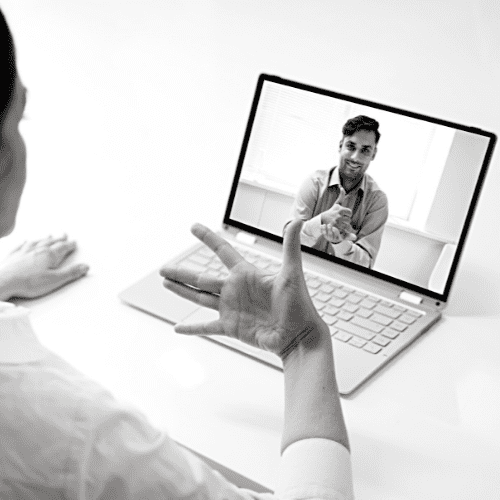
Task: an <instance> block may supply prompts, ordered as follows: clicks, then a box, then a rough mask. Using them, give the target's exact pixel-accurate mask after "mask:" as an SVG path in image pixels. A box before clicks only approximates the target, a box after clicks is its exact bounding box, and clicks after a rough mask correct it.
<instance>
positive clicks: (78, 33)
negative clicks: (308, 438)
mask: <svg viewBox="0 0 500 500" xmlns="http://www.w3.org/2000/svg"><path fill="white" fill-rule="evenodd" d="M194 4H195V3H194V2H193V3H191V2H156V1H153V0H148V1H140V2H139V1H137V2H135V1H127V2H121V1H120V2H115V1H109V2H101V3H98V2H94V3H90V2H89V3H85V2H83V3H82V2H78V1H76V0H75V1H73V0H71V1H69V0H67V1H65V2H59V1H56V0H50V1H47V2H43V7H42V4H41V3H39V2H36V1H35V0H33V1H27V2H22V3H20V2H17V1H15V0H7V1H3V2H2V8H3V10H4V12H5V14H6V15H7V17H8V19H9V21H10V24H11V27H12V30H13V32H14V36H15V39H16V45H17V50H18V57H19V65H20V68H21V76H22V78H23V80H24V82H25V84H26V85H27V86H28V88H29V97H28V101H29V104H28V109H27V115H28V117H29V119H28V120H27V121H26V122H25V123H24V124H23V133H24V135H25V138H26V141H27V144H28V158H29V163H28V184H27V187H26V191H25V194H24V197H23V201H22V208H21V211H20V214H19V221H18V227H17V229H16V230H15V232H14V233H13V234H12V235H11V236H9V237H7V238H5V239H4V240H3V241H2V242H0V250H1V251H2V252H3V253H6V252H7V251H8V250H9V249H10V248H11V247H14V246H15V245H16V244H18V243H19V242H20V241H21V240H22V239H24V238H34V237H41V236H44V235H46V234H49V233H52V234H57V233H58V232H62V231H67V232H68V233H69V235H70V237H73V238H75V239H76V240H77V241H78V243H79V246H80V251H79V253H78V255H76V256H75V260H76V261H82V262H86V263H88V264H89V265H90V267H91V269H90V272H89V275H88V277H86V278H85V279H83V280H81V281H80V282H78V283H76V284H74V285H71V286H69V287H67V288H65V289H63V290H60V291H58V292H56V293H54V294H52V295H50V296H48V297H45V298H42V299H39V300H36V301H31V302H29V303H28V305H29V307H30V308H31V309H32V321H33V324H34V326H35V329H36V331H37V334H38V336H39V338H40V339H41V341H42V342H43V343H44V344H45V345H47V346H48V347H50V348H51V349H53V350H54V351H55V352H57V353H58V354H60V355H61V356H63V357H65V358H66V359H67V360H68V361H69V362H71V363H73V364H74V365H75V366H76V367H77V368H79V369H81V370H82V371H84V372H85V373H87V374H88V375H89V376H91V377H93V378H95V379H96V380H98V381H100V382H101V383H102V384H104V385H105V386H107V387H109V388H110V389H111V390H112V391H113V392H114V393H115V394H116V395H117V396H118V397H121V398H123V399H125V400H126V401H129V402H131V403H132V404H134V405H136V406H138V407H139V408H140V409H141V410H142V411H143V412H144V413H145V414H147V415H148V417H149V418H150V419H151V420H152V421H153V422H154V423H155V424H156V425H158V426H160V427H162V428H166V429H167V430H168V431H169V432H170V433H171V435H172V436H173V437H174V438H175V439H177V440H179V441H180V442H182V443H184V444H186V445H187V446H189V447H191V448H193V449H194V450H196V451H198V452H199V453H202V454H204V455H206V456H208V457H210V458H211V459H213V460H215V461H217V462H219V463H221V464H223V465H224V466H227V467H229V468H232V469H234V470H235V471H237V472H238V473H241V474H243V475H244V476H246V477H249V478H251V479H252V480H254V481H257V482H259V483H260V484H262V485H264V486H266V487H269V488H271V489H272V488H273V486H274V484H275V477H276V471H277V466H278V462H279V448H280V438H281V428H282V423H283V377H282V373H281V372H279V371H277V370H275V369H272V368H270V367H267V366H265V365H262V364H259V363H257V362H255V361H252V360H250V359H248V358H246V357H244V356H242V355H239V354H237V353H234V352H232V351H230V350H228V349H225V348H222V347H220V346H218V345H216V344H213V343H211V342H209V341H207V340H204V339H198V338H186V337H183V336H180V335H177V334H175V333H174V332H173V329H172V327H171V325H169V324H168V323H165V322H163V321H161V320H159V319H156V318H153V317H150V316H148V315H146V314H143V313H141V312H139V311H136V310H134V309H132V308H129V307H127V306H125V305H123V304H121V303H120V302H119V300H118V299H117V294H118V293H119V292H120V291H121V290H122V289H123V288H125V287H126V286H128V285H129V284H131V283H132V282H133V281H135V280H136V279H138V278H140V277H142V276H143V275H144V274H146V273H148V272H150V271H151V270H152V269H154V268H155V267H157V266H158V265H160V264H161V263H162V262H164V261H166V260H167V259H168V258H169V257H171V256H173V255H175V254H176V253H177V252H178V251H179V250H182V249H183V248H185V247H186V245H189V244H191V243H192V242H194V239H193V237H192V236H191V235H190V233H189V227H190V225H191V224H192V223H193V222H195V221H200V222H203V223H205V224H207V225H209V226H210V227H212V228H214V229H216V228H217V227H218V226H219V225H220V223H221V220H222V215H223V212H224V208H225V199H226V197H227V194H228V192H229V189H230V184H231V176H232V173H233V170H234V167H235V165H236V161H237V156H238V152H239V147H240V144H241V139H242V137H243V131H244V127H245V125H246V118H247V113H248V110H249V107H250V102H251V98H252V95H253V89H254V86H255V83H256V80H257V77H258V74H259V73H260V72H270V73H275V74H279V75H282V76H286V77H291V78H294V79H297V80H299V81H305V82H308V83H313V84H317V85H319V86H325V87H330V88H335V89H336V90H339V91H344V92H346V93H351V94H354V95H359V96H362V97H366V98H370V99H373V100H381V101H383V102H388V103H392V104H394V105H399V106H401V107H407V108H410V109H414V110H416V111H420V112H424V113H425V112H427V113H429V114H433V115H435V116H440V117H444V118H448V119H451V120H456V121H459V122H460V121H462V122H465V123H470V124H474V125H477V126H481V127H483V128H485V129H493V130H494V127H496V118H497V116H498V112H499V111H500V110H499V105H498V103H496V101H495V102H493V101H491V99H492V97H493V96H494V95H495V92H496V90H495V89H496V88H497V87H498V85H499V84H500V78H499V77H498V70H495V68H496V65H494V64H492V61H493V60H494V55H495V54H494V52H495V50H496V49H495V47H498V46H500V44H499V43H497V42H498V33H497V32H496V30H495V26H494V24H493V21H491V19H492V18H493V14H495V12H496V8H497V7H496V6H495V5H496V4H493V3H491V4H490V3H489V2H486V1H484V2H477V5H476V6H475V7H470V6H469V7H467V8H470V9H472V10H471V11H470V12H468V11H467V12H464V11H463V10H460V9H458V8H455V7H454V6H455V3H450V5H448V8H445V7H446V6H444V4H443V5H441V3H440V4H439V5H435V6H434V4H433V5H430V4H429V5H427V7H426V9H423V8H422V9H421V8H420V7H418V6H414V7H412V8H411V9H409V10H408V11H406V10H405V11H401V12H399V14H398V15H395V14H391V13H392V12H393V10H392V9H391V8H390V6H389V4H387V5H385V7H384V8H375V7H367V8H368V9H369V11H367V10H366V9H365V10H364V11H363V13H362V15H361V17H358V18H357V22H358V25H357V33H358V34H357V36H358V38H360V37H361V38H360V40H361V42H362V43H360V47H361V48H359V49H358V51H357V52H356V57H353V56H352V55H349V50H351V49H350V48H349V47H350V45H349V44H348V43H347V42H346V40H347V36H348V35H349V33H350V31H349V27H350V26H352V15H353V13H352V11H351V10H350V9H349V8H347V6H345V5H344V4H340V3H338V4H337V5H335V8H333V7H331V2H327V1H324V2H323V1H318V2H313V3H311V2H307V4H308V8H307V9H306V8H305V7H303V5H306V3H302V2H288V3H287V8H286V9H285V8H283V7H278V4H279V2H276V4H272V5H269V3H268V2H260V1H259V2H252V8H250V7H247V6H246V4H245V3H244V2H225V1H223V0H219V1H215V2H208V1H200V2H198V3H196V5H194ZM367 5H368V4H367ZM370 5H372V4H370ZM395 5H396V4H395ZM412 9H413V10H412ZM429 9H430V10H432V9H434V11H432V12H429ZM445 13H446V16H445V15H444V14H445ZM341 19H344V21H345V24H343V23H341V22H340V20H341ZM348 19H350V20H351V21H347V20H348ZM445 19H446V22H445ZM450 19H451V21H450ZM373 24H374V25H375V26H376V29H375V28H373V27H372V26H373ZM449 26H455V29H454V30H451V29H450V28H449ZM479 26H480V27H481V29H480V30H479ZM424 28H425V30H424ZM370 30H371V31H370ZM375 32H376V35H377V37H371V35H374V34H375ZM424 33H425V37H426V38H425V40H426V41H425V43H422V44H421V45H419V47H415V46H413V45H411V44H409V43H406V42H408V41H409V40H410V38H411V39H415V38H417V37H418V36H420V38H421V39H424V37H423V34H424ZM313 34H314V36H313ZM405 37H407V38H405ZM468 37H469V38H468ZM396 41H397V42H398V43H396ZM472 41H474V43H472ZM456 53H460V57H458V55H456ZM408 54H409V55H410V56H411V57H409V56H408ZM354 59H357V61H358V62H359V64H360V65H361V66H358V62H355V61H354ZM463 65H466V66H467V69H466V70H464V69H463ZM341 68H342V69H341ZM360 68H361V70H363V71H364V72H366V73H367V74H369V75H370V79H369V80H370V81H367V79H366V78H361V79H358V78H356V79H353V78H352V77H353V75H355V74H359V71H360ZM492 68H493V69H492ZM486 70H488V72H489V73H488V74H489V78H488V79H483V80H479V81H478V79H477V75H478V74H486V73H487V72H486ZM494 71H497V73H494ZM396 74H397V75H398V78H396V77H395V75H396ZM436 75H439V77H436ZM431 76H432V77H433V81H432V82H431V81H430V80H431ZM473 91H474V92H475V93H476V95H477V99H475V101H474V102H469V100H467V99H463V98H462V97H463V95H467V96H469V95H471V94H472V92H473ZM457 101H460V102H461V106H460V107H457V106H456V103H457ZM499 183H500V168H499V157H498V151H497V152H496V153H495V156H494V158H493V162H492V164H491V170H490V173H489V174H488V179H487V183H486V187H485V189H484V192H483V195H482V197H481V200H480V203H479V205H478V209H477V214H476V217H475V221H474V222H475V224H474V226H473V228H472V230H471V233H470V238H469V241H468V243H467V245H466V248H465V252H464V256H463V259H462V262H461V265H460V269H459V276H458V278H457V281H456V283H455V286H454V288H453V293H452V296H451V299H450V303H449V306H448V308H447V310H446V312H445V315H444V318H443V320H442V321H441V322H440V323H439V324H438V325H437V326H436V327H435V328H433V329H432V330H431V331H429V332H428V333H427V334H425V335H424V336H423V337H422V338H421V339H419V340H418V341H417V342H416V343H415V344H414V345H413V346H412V347H411V348H410V349H408V350H407V351H406V352H404V353H403V354H402V355H400V356H399V357H398V358H397V359H396V360H395V361H394V362H392V363H391V364H390V365H389V366H388V367H387V368H386V369H384V370H383V371H382V372H381V373H380V374H379V375H377V376H376V377H375V378H374V379H373V380H371V381H370V382H369V383H368V384H366V385H365V386H364V387H363V388H362V389H361V390H360V391H359V392H357V393H356V394H355V395H354V396H353V397H350V398H345V399H343V408H344V411H345V415H346V420H347V426H348V429H349V433H350V439H351V445H352V459H353V464H354V478H355V490H356V493H357V498H359V499H368V498H369V499H384V500H391V499H421V498H440V499H448V498H449V499H461V498H463V499H470V498H482V499H496V498H498V492H499V491H500V480H499V478H498V473H497V469H498V463H500V430H499V429H500V427H499V425H498V422H499V421H500V355H499V353H500V333H499V332H500V300H499V299H500V270H499V269H498V265H497V263H498V259H499V257H500V230H499V229H498V225H496V224H495V223H494V221H493V220H492V214H497V213H498V201H497V188H496V186H498V185H499Z"/></svg>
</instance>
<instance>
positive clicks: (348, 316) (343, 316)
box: [337, 311, 353, 321]
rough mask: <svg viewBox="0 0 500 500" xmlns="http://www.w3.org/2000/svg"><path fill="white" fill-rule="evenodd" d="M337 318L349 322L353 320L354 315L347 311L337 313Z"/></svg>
mask: <svg viewBox="0 0 500 500" xmlns="http://www.w3.org/2000/svg"><path fill="white" fill-rule="evenodd" d="M337 318H339V319H343V320H345V321H349V320H351V319H352V318H353V315H352V314H351V313H348V312H347V311H339V312H338V313H337Z"/></svg>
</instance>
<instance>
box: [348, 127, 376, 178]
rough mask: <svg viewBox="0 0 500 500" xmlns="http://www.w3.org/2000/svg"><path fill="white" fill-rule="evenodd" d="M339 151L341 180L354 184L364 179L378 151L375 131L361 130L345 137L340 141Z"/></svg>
mask: <svg viewBox="0 0 500 500" xmlns="http://www.w3.org/2000/svg"><path fill="white" fill-rule="evenodd" d="M339 153H340V154H339V173H340V178H341V181H342V183H343V184H344V183H345V182H348V183H349V184H350V185H352V186H354V185H356V184H357V183H358V182H359V181H360V180H361V179H362V177H363V175H364V174H365V172H366V169H367V168H368V165H370V162H371V161H372V160H373V159H374V158H375V154H376V153H377V144H376V143H375V132H373V131H371V130H359V131H358V132H355V133H354V134H353V135H351V136H346V137H344V138H343V139H342V141H341V142H340V147H339ZM344 187H345V186H344Z"/></svg>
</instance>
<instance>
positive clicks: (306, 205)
mask: <svg viewBox="0 0 500 500" xmlns="http://www.w3.org/2000/svg"><path fill="white" fill-rule="evenodd" d="M318 196H319V183H318V182H317V178H316V176H315V175H314V174H313V175H312V176H310V177H308V178H307V179H306V180H305V181H304V182H303V183H302V185H301V186H300V189H299V191H298V193H297V196H296V197H295V199H294V201H293V205H292V208H291V210H290V216H289V218H288V219H287V221H286V223H285V226H284V229H285V228H286V226H287V225H288V224H289V223H290V222H291V221H292V220H294V219H302V220H303V221H305V223H304V225H303V226H302V231H301V232H300V242H301V243H302V244H303V245H306V246H309V247H312V246H313V245H314V244H315V243H316V242H317V241H318V238H319V237H320V236H321V214H318V215H316V216H315V217H313V216H312V214H313V213H314V207H315V205H316V202H317V199H318ZM284 229H283V231H284Z"/></svg>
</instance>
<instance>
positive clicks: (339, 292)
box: [333, 288, 349, 299]
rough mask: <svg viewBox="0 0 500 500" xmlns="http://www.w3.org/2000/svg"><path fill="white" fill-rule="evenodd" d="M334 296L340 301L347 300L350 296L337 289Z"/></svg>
mask: <svg viewBox="0 0 500 500" xmlns="http://www.w3.org/2000/svg"><path fill="white" fill-rule="evenodd" d="M333 295H335V296H336V297H338V298H339V299H345V298H346V297H347V296H348V295H349V294H348V293H347V292H345V291H344V290H341V289H340V288H337V289H336V290H335V291H334V292H333Z"/></svg>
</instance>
